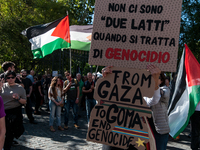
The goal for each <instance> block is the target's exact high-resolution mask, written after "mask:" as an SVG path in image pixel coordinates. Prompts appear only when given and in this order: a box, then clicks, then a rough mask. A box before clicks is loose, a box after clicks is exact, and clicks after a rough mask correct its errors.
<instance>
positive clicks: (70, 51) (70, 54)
mask: <svg viewBox="0 0 200 150" xmlns="http://www.w3.org/2000/svg"><path fill="white" fill-rule="evenodd" d="M69 57H70V74H72V50H71V46H70V49H69Z"/></svg>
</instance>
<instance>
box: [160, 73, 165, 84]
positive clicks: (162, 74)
mask: <svg viewBox="0 0 200 150" xmlns="http://www.w3.org/2000/svg"><path fill="white" fill-rule="evenodd" d="M160 80H161V84H160V87H162V86H164V85H165V75H164V72H161V74H160Z"/></svg>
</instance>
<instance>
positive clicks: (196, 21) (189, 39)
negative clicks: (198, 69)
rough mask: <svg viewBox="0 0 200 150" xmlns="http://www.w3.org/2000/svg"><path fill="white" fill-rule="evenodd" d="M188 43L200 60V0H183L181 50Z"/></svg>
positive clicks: (180, 52)
mask: <svg viewBox="0 0 200 150" xmlns="http://www.w3.org/2000/svg"><path fill="white" fill-rule="evenodd" d="M184 43H186V44H187V45H188V46H189V48H190V50H191V51H192V53H193V54H194V56H195V57H196V59H197V60H198V61H199V62H200V55H199V53H200V1H199V0H183V4H182V17H181V28H180V46H179V48H180V51H179V59H180V57H181V54H182V50H183V47H184Z"/></svg>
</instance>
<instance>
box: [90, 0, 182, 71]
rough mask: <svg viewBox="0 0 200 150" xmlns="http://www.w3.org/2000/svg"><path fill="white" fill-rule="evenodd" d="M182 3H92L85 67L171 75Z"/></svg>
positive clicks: (146, 0)
mask: <svg viewBox="0 0 200 150" xmlns="http://www.w3.org/2000/svg"><path fill="white" fill-rule="evenodd" d="M181 8H182V0H125V1H124V0H109V1H108V0H96V2H95V15H94V22H93V34H92V43H91V49H90V54H89V64H91V65H101V66H108V65H109V66H110V65H113V66H117V67H127V68H136V69H145V67H146V65H147V64H149V63H154V64H155V65H156V66H158V67H159V68H160V69H161V70H162V71H169V72H175V71H176V64H177V55H178V45H179V31H180V20H181Z"/></svg>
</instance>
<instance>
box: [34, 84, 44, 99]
mask: <svg viewBox="0 0 200 150" xmlns="http://www.w3.org/2000/svg"><path fill="white" fill-rule="evenodd" d="M39 86H40V87H41V93H42V94H43V90H42V82H41V81H37V82H36V84H35V94H36V95H37V96H39V95H40V92H39V89H38V87H39Z"/></svg>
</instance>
